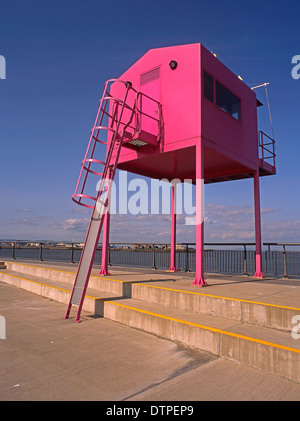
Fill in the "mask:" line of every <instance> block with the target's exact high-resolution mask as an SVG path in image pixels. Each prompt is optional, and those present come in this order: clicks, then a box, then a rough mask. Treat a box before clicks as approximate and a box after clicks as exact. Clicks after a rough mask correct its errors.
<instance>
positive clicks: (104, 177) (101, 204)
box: [64, 79, 161, 322]
mask: <svg viewBox="0 0 300 421" xmlns="http://www.w3.org/2000/svg"><path fill="white" fill-rule="evenodd" d="M116 84H120V85H121V89H118V97H114V96H113V95H112V94H111V93H110V92H111V91H112V86H113V85H115V86H116ZM120 94H121V95H120ZM120 96H121V98H120ZM142 96H144V94H142V93H141V92H138V91H136V90H135V89H134V88H133V87H132V84H131V82H124V81H121V80H119V79H111V80H108V81H107V82H106V84H105V86H104V91H103V96H102V98H101V100H100V102H99V108H98V113H97V116H96V120H95V124H94V127H93V129H92V131H91V136H90V140H89V144H88V147H87V151H86V154H85V157H84V160H83V161H82V164H81V171H80V175H79V178H78V182H77V185H76V189H75V193H74V195H73V196H72V200H73V201H75V202H76V203H78V204H80V205H82V206H85V207H88V208H91V209H93V212H92V216H91V220H90V223H89V227H88V231H87V235H86V239H85V243H84V247H83V250H82V253H81V257H80V261H79V264H78V269H77V274H76V278H75V282H74V286H73V290H72V293H71V297H70V301H69V304H68V307H67V311H66V314H65V316H64V318H65V319H67V318H68V317H69V315H70V312H71V310H72V306H73V305H74V306H76V307H77V308H76V309H75V310H74V311H75V312H76V317H75V321H76V322H79V321H80V314H81V310H82V306H83V302H84V298H85V294H86V290H87V287H88V282H89V278H90V274H91V271H92V267H93V262H94V259H95V254H96V250H97V246H98V242H99V238H100V234H101V230H102V226H103V220H104V216H105V214H106V212H107V211H108V209H109V201H110V200H109V199H110V191H111V185H112V181H113V179H114V176H115V173H116V169H117V165H118V159H119V156H120V152H121V148H122V146H124V147H130V148H136V149H137V148H141V147H143V146H146V145H150V146H158V145H159V142H160V136H161V106H160V104H159V103H158V102H157V101H155V100H152V99H151V98H149V97H147V98H148V100H151V101H153V102H154V103H155V104H156V106H157V109H158V114H157V115H158V117H157V118H155V120H156V121H157V134H156V135H154V134H151V133H145V132H144V131H143V130H142V129H141V120H142V117H143V118H144V119H145V118H151V119H153V118H154V117H153V116H150V115H148V114H147V113H146V112H144V111H143V110H142V109H141V103H142V102H141V101H142ZM98 145H105V146H106V158H105V161H104V160H103V161H101V160H99V159H95V158H94V156H95V151H96V148H97V146H98ZM89 175H90V176H91V175H93V176H96V179H95V181H98V183H97V189H96V182H95V183H94V184H92V188H93V189H94V191H95V189H96V194H95V195H94V194H92V193H91V192H90V191H88V181H89V178H91V177H88V176H89ZM99 179H100V182H99ZM98 186H99V187H98Z"/></svg>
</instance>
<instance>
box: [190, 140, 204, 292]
mask: <svg viewBox="0 0 300 421" xmlns="http://www.w3.org/2000/svg"><path fill="white" fill-rule="evenodd" d="M195 264H196V277H195V280H194V282H193V285H200V286H202V287H203V286H206V285H207V282H206V281H205V279H204V156H203V144H202V139H200V141H199V143H197V145H196V253H195Z"/></svg>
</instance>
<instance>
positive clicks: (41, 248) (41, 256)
mask: <svg viewBox="0 0 300 421" xmlns="http://www.w3.org/2000/svg"><path fill="white" fill-rule="evenodd" d="M39 260H40V261H41V262H42V261H43V243H40V257H39Z"/></svg>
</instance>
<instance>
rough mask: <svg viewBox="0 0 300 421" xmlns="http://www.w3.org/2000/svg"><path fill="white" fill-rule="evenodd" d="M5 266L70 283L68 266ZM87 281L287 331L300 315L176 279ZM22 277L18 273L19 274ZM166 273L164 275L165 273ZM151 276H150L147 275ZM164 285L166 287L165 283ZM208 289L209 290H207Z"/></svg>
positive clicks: (119, 292)
mask: <svg viewBox="0 0 300 421" xmlns="http://www.w3.org/2000/svg"><path fill="white" fill-rule="evenodd" d="M6 265H7V269H8V270H11V271H13V272H16V273H21V274H25V275H26V274H28V275H33V276H38V277H42V278H43V279H44V280H50V281H54V282H64V283H67V284H70V285H71V287H72V286H73V284H74V280H75V276H76V272H75V270H76V269H75V268H74V271H73V272H71V271H70V268H69V267H68V266H63V265H62V266H60V267H59V269H58V268H57V265H55V266H54V267H53V268H51V267H49V265H48V266H41V265H40V266H37V265H30V264H24V263H16V262H7V263H6ZM96 273H97V271H94V272H93V275H92V276H91V278H90V281H89V288H90V289H93V290H95V294H96V295H97V293H102V292H107V293H111V294H116V295H117V296H124V297H128V298H134V299H138V300H141V301H144V302H149V303H153V304H155V303H156V304H161V305H163V306H166V307H168V308H173V309H178V310H184V311H190V310H192V311H193V312H194V313H200V314H207V315H212V316H218V317H222V318H226V319H229V320H235V321H238V322H242V323H248V324H252V325H260V326H264V327H268V328H272V329H278V330H283V331H287V332H291V330H292V328H293V327H294V325H293V323H292V319H293V317H294V316H297V315H299V314H300V308H294V307H291V306H287V305H275V304H272V303H270V302H258V301H252V300H245V299H241V298H232V297H224V296H218V295H213V294H209V292H202V291H207V290H206V289H204V290H203V289H200V291H201V292H199V289H196V290H195V288H194V287H193V288H192V290H191V288H188V289H187V287H186V286H184V287H183V286H177V283H176V282H152V283H151V281H149V282H138V281H137V282H135V281H132V279H133V278H132V277H131V276H129V280H127V281H126V280H120V279H115V277H111V276H100V275H96ZM20 276H22V275H20ZM167 276H168V275H167ZM150 279H151V277H150ZM166 284H167V285H168V286H167V287H166V286H165V285H166ZM208 291H209V290H208Z"/></svg>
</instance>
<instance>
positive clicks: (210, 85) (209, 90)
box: [203, 72, 214, 102]
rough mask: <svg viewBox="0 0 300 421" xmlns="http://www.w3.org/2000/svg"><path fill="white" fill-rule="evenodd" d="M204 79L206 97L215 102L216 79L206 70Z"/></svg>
mask: <svg viewBox="0 0 300 421" xmlns="http://www.w3.org/2000/svg"><path fill="white" fill-rule="evenodd" d="M203 79H204V97H205V98H206V99H209V100H210V101H211V102H214V79H213V78H212V77H211V76H210V75H209V74H208V73H206V72H204V75H203Z"/></svg>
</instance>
